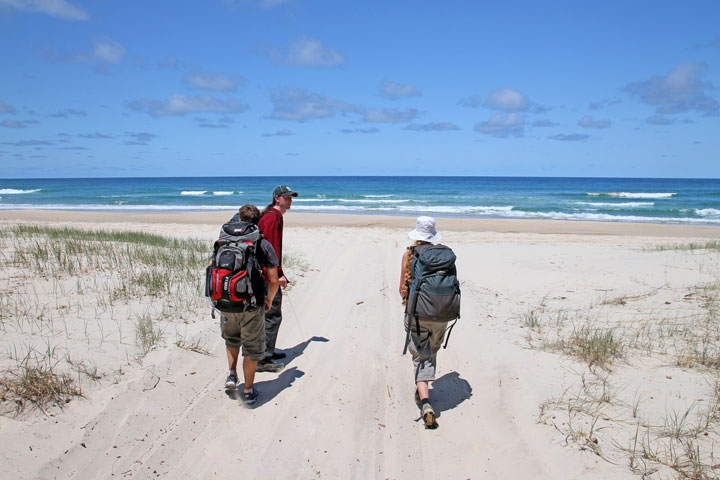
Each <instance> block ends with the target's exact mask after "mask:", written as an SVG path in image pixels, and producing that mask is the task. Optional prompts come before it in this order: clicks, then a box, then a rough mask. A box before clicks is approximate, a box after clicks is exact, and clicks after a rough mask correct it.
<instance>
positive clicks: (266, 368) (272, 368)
mask: <svg viewBox="0 0 720 480" xmlns="http://www.w3.org/2000/svg"><path fill="white" fill-rule="evenodd" d="M283 368H285V365H283V364H282V363H275V362H273V361H272V360H270V359H269V358H267V357H266V358H263V359H262V360H260V361H259V362H258V364H257V370H256V371H258V372H279V371H280V370H282V369H283Z"/></svg>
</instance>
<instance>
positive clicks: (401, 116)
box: [363, 108, 418, 123]
mask: <svg viewBox="0 0 720 480" xmlns="http://www.w3.org/2000/svg"><path fill="white" fill-rule="evenodd" d="M417 114H418V111H417V110H416V109H414V108H406V109H405V110H397V109H394V108H368V109H367V110H365V111H364V113H363V120H365V121H366V122H372V123H405V122H409V121H411V120H413V119H414V118H415V117H417Z"/></svg>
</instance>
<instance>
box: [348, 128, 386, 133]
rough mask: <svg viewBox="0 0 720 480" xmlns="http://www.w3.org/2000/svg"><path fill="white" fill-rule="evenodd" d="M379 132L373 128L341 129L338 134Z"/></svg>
mask: <svg viewBox="0 0 720 480" xmlns="http://www.w3.org/2000/svg"><path fill="white" fill-rule="evenodd" d="M379 132H380V130H379V129H377V128H375V127H370V128H343V129H342V130H340V133H344V134H351V133H379Z"/></svg>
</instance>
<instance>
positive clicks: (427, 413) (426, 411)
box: [422, 403, 438, 430]
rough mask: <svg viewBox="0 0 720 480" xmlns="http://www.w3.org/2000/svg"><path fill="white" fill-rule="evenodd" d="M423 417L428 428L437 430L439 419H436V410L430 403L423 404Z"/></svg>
mask: <svg viewBox="0 0 720 480" xmlns="http://www.w3.org/2000/svg"><path fill="white" fill-rule="evenodd" d="M422 418H423V422H425V428H426V429H430V430H435V429H436V428H437V427H438V424H437V421H435V410H433V408H432V406H431V405H430V404H429V403H426V404H424V405H423V409H422Z"/></svg>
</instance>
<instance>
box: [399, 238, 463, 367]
mask: <svg viewBox="0 0 720 480" xmlns="http://www.w3.org/2000/svg"><path fill="white" fill-rule="evenodd" d="M410 250H411V255H412V256H413V258H412V263H411V264H410V269H411V274H412V280H411V283H410V286H409V289H408V299H407V305H406V307H405V313H407V314H408V315H409V316H410V317H411V320H412V319H413V318H414V319H415V324H416V326H417V330H418V334H419V333H420V322H419V317H425V318H428V319H430V320H436V321H438V322H449V321H451V320H456V319H458V318H460V282H458V279H457V269H456V268H455V259H456V257H455V253H454V252H453V251H452V249H450V248H449V247H446V246H445V245H431V244H422V245H418V246H416V247H411V249H410ZM453 326H455V324H453V325H452V326H451V327H450V329H449V330H451V329H452V327H453ZM409 328H412V324H410V325H409ZM409 328H408V337H409V334H410V332H409ZM408 340H409V338H408ZM448 340H450V333H449V332H448V335H447V339H446V341H445V347H447V342H448ZM405 347H406V349H407V342H406V344H405ZM403 353H404V352H403Z"/></svg>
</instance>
